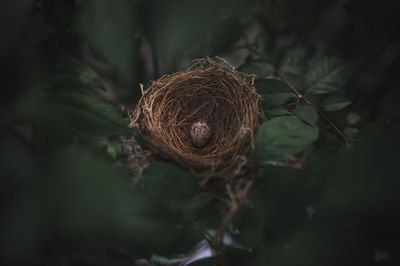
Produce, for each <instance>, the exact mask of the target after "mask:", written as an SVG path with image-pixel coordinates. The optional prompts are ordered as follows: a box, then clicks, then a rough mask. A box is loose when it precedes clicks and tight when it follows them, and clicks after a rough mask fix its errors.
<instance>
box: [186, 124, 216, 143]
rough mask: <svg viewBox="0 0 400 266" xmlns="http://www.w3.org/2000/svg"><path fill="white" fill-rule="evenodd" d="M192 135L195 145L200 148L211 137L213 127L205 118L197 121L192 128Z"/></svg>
mask: <svg viewBox="0 0 400 266" xmlns="http://www.w3.org/2000/svg"><path fill="white" fill-rule="evenodd" d="M190 136H191V137H192V143H193V145H194V146H196V147H198V148H200V147H203V146H204V145H205V144H206V143H207V142H208V140H209V139H210V136H211V128H210V126H209V125H208V123H207V122H206V121H204V120H199V121H196V122H194V123H193V124H192V126H191V128H190Z"/></svg>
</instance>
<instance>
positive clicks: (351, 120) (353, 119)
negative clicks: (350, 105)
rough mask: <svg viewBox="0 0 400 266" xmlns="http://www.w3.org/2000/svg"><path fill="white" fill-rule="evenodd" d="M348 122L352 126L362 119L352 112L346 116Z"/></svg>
mask: <svg viewBox="0 0 400 266" xmlns="http://www.w3.org/2000/svg"><path fill="white" fill-rule="evenodd" d="M346 119H347V122H348V123H349V124H350V125H352V124H357V123H358V122H360V120H361V117H360V116H359V115H358V114H357V113H354V112H350V113H348V114H347V116H346Z"/></svg>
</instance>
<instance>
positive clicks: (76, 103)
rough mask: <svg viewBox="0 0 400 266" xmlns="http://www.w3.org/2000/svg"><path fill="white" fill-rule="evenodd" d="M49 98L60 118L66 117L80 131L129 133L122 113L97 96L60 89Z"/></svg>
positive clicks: (117, 134)
mask: <svg viewBox="0 0 400 266" xmlns="http://www.w3.org/2000/svg"><path fill="white" fill-rule="evenodd" d="M49 98H50V99H51V100H52V101H53V103H54V105H52V107H53V108H55V109H57V110H58V111H60V113H59V116H60V119H61V118H62V119H66V120H67V122H69V123H70V124H71V126H73V127H74V128H75V129H76V130H78V131H84V132H85V133H87V134H89V133H92V134H93V135H100V134H101V135H103V136H119V135H124V134H129V129H128V125H127V121H126V120H125V119H124V118H123V117H122V115H121V113H119V112H118V111H117V110H116V109H115V107H114V106H112V105H111V104H109V103H106V102H104V101H102V100H100V99H99V98H97V97H94V96H91V95H89V94H86V93H83V92H80V91H60V92H54V93H51V94H50V95H49ZM63 116H64V117H63Z"/></svg>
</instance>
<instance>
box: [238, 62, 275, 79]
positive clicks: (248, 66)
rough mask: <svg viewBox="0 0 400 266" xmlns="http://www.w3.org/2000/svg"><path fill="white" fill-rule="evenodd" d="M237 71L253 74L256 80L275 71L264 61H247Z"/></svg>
mask: <svg viewBox="0 0 400 266" xmlns="http://www.w3.org/2000/svg"><path fill="white" fill-rule="evenodd" d="M238 70H239V71H241V72H245V73H248V74H255V75H256V76H257V78H266V77H268V76H269V75H271V74H272V73H274V71H275V67H274V66H273V65H272V64H271V63H269V62H268V61H266V60H264V59H256V60H252V61H248V62H246V63H244V64H243V65H241V66H240V67H239V68H238Z"/></svg>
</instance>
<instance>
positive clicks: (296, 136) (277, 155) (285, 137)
mask: <svg viewBox="0 0 400 266" xmlns="http://www.w3.org/2000/svg"><path fill="white" fill-rule="evenodd" d="M318 133H319V130H318V127H311V126H308V125H307V124H305V123H303V122H302V121H300V120H299V119H297V118H296V117H295V116H280V117H276V118H273V119H271V120H268V121H267V122H265V123H264V124H262V125H261V126H260V128H259V129H258V130H257V132H256V134H255V152H254V156H255V161H256V162H257V163H259V164H266V163H268V162H271V161H277V160H281V159H283V157H284V155H285V154H290V155H294V154H297V153H300V152H302V151H304V149H305V148H306V147H307V146H308V145H310V144H311V143H312V142H313V141H315V140H316V139H317V138H318Z"/></svg>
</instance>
